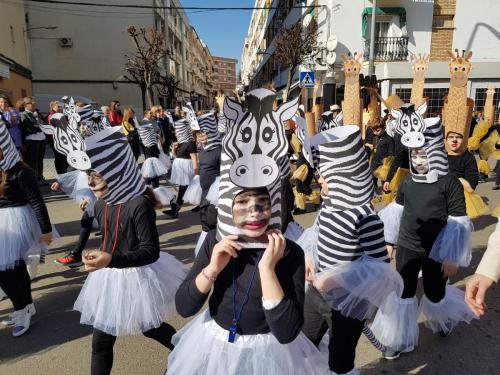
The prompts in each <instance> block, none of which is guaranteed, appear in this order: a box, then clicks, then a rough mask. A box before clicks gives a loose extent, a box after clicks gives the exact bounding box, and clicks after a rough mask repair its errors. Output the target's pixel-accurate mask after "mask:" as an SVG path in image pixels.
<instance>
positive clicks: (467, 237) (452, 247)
mask: <svg viewBox="0 0 500 375" xmlns="http://www.w3.org/2000/svg"><path fill="white" fill-rule="evenodd" d="M473 230H474V227H473V225H472V222H471V220H470V219H469V217H468V216H458V217H456V216H448V221H447V223H446V225H445V226H444V228H443V229H442V230H441V232H440V233H439V235H438V237H437V238H436V241H434V244H433V245H432V249H431V252H430V254H429V258H431V259H434V260H435V261H436V262H438V263H448V264H454V265H456V266H460V267H467V266H468V265H469V264H470V261H471V259H472V254H471V247H472V240H471V238H472V231H473Z"/></svg>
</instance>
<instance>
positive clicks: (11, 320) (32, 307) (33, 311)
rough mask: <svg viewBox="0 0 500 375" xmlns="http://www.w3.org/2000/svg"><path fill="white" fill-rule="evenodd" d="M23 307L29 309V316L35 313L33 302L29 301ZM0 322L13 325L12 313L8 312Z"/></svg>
mask: <svg viewBox="0 0 500 375" xmlns="http://www.w3.org/2000/svg"><path fill="white" fill-rule="evenodd" d="M25 308H27V309H28V310H29V312H30V314H31V316H33V315H36V309H35V305H34V304H33V303H30V304H29V305H27V306H26V307H25ZM2 324H3V325H4V326H12V325H14V313H12V314H9V315H8V316H7V318H5V319H4V320H2Z"/></svg>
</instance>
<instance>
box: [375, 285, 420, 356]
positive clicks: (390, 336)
mask: <svg viewBox="0 0 500 375" xmlns="http://www.w3.org/2000/svg"><path fill="white" fill-rule="evenodd" d="M417 309H418V303H417V298H416V297H413V298H400V297H399V296H398V295H396V294H395V293H393V294H391V295H390V296H389V298H387V300H386V301H385V303H384V305H383V306H382V307H381V308H380V309H379V311H378V312H377V315H376V316H375V320H374V321H373V324H372V326H371V330H372V332H373V334H374V335H375V337H376V338H377V339H378V340H379V341H380V343H381V344H383V345H385V346H386V347H388V348H391V349H392V350H398V351H402V352H409V351H412V350H413V349H415V347H416V346H417V344H418V323H417Z"/></svg>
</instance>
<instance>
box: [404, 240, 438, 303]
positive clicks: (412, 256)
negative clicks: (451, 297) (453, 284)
mask: <svg viewBox="0 0 500 375" xmlns="http://www.w3.org/2000/svg"><path fill="white" fill-rule="evenodd" d="M396 268H397V270H398V272H399V274H400V275H401V277H402V278H403V281H404V289H403V295H402V298H413V297H414V296H415V294H416V293H417V285H418V273H419V271H420V269H422V281H423V284H424V294H425V296H426V297H427V298H428V299H429V300H430V301H431V302H433V303H437V302H439V301H441V300H442V299H443V298H444V296H445V293H446V290H445V289H446V281H447V279H446V278H444V277H443V272H442V271H441V263H438V262H436V261H434V260H432V259H430V258H429V257H428V256H427V255H426V254H423V253H418V252H416V251H412V250H408V249H406V248H404V247H398V248H397V250H396Z"/></svg>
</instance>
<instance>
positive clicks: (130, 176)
mask: <svg viewBox="0 0 500 375" xmlns="http://www.w3.org/2000/svg"><path fill="white" fill-rule="evenodd" d="M120 130H121V128H120V127H114V128H107V129H105V130H103V131H101V132H98V133H96V134H94V135H93V136H91V137H89V138H86V139H85V144H86V148H87V155H88V156H89V157H90V161H91V164H92V169H93V170H95V171H97V172H98V173H99V174H101V175H102V176H103V177H104V179H105V180H106V182H107V183H108V189H109V191H108V194H107V195H106V196H105V197H104V198H103V199H104V201H106V203H109V204H119V203H125V202H127V201H129V200H131V199H133V198H135V197H137V196H138V195H140V194H142V193H143V192H144V191H145V190H146V184H145V183H144V179H143V178H142V175H141V171H140V169H139V167H138V166H137V163H136V161H135V158H134V154H133V153H132V150H131V148H130V146H129V144H128V142H127V139H126V138H125V136H124V135H123V133H121V131H120Z"/></svg>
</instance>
